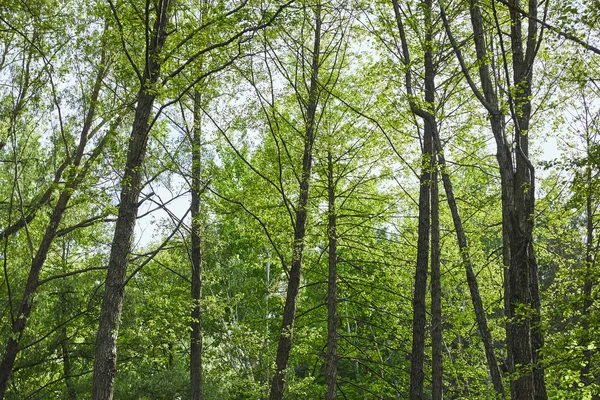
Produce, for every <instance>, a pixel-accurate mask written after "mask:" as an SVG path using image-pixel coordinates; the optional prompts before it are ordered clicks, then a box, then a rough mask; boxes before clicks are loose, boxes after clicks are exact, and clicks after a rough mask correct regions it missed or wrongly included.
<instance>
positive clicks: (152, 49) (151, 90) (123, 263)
mask: <svg viewBox="0 0 600 400" xmlns="http://www.w3.org/2000/svg"><path fill="white" fill-rule="evenodd" d="M170 6H171V0H161V1H160V2H159V4H158V5H157V7H156V20H155V22H154V27H153V30H152V37H151V38H150V42H149V47H148V57H147V59H146V66H145V68H144V73H143V78H142V82H141V87H140V91H139V94H138V102H137V106H136V110H135V117H134V121H133V128H132V130H131V136H130V140H129V147H128V150H127V161H126V164H125V171H124V174H123V180H122V182H121V186H122V187H121V202H120V204H119V212H118V216H117V221H116V224H115V233H114V237H113V241H112V245H111V252H110V259H109V262H108V272H107V276H106V281H105V288H104V297H103V300H102V309H101V312H100V323H99V326H98V333H97V336H96V352H95V358H94V375H93V381H92V400H111V399H112V398H113V389H114V382H115V374H116V364H117V336H118V332H119V318H120V317H121V310H122V308H123V295H124V292H125V287H124V284H125V275H126V272H127V261H128V257H129V254H130V251H131V241H132V239H133V231H134V228H135V221H136V218H137V212H138V207H139V204H138V198H139V195H140V192H141V189H142V188H141V182H142V166H143V163H144V158H145V156H146V145H147V142H148V133H149V125H148V123H149V120H150V114H151V112H152V106H153V105H154V99H155V96H156V90H155V89H156V88H155V86H156V84H157V82H158V78H159V76H160V67H161V64H160V60H161V59H160V53H161V52H162V49H163V47H164V44H165V40H166V37H167V24H168V21H169V17H170ZM147 28H149V27H147Z"/></svg>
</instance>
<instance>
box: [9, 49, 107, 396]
mask: <svg viewBox="0 0 600 400" xmlns="http://www.w3.org/2000/svg"><path fill="white" fill-rule="evenodd" d="M105 56H106V53H105V50H104V45H103V51H102V58H101V61H100V68H99V69H98V73H97V75H96V79H95V81H94V86H93V88H92V94H91V101H90V107H89V109H88V111H87V113H86V116H85V120H84V123H83V127H82V129H81V134H80V138H79V143H78V145H77V149H76V150H75V155H74V157H73V159H72V161H71V162H67V165H68V164H71V165H72V166H73V167H74V168H73V169H72V171H76V170H77V167H79V166H80V164H81V161H82V159H83V155H84V151H85V147H86V145H87V142H88V135H89V133H90V130H91V127H92V122H93V120H94V117H95V115H96V103H97V101H98V96H99V94H100V89H101V87H102V80H103V79H104V75H105V73H106V67H105V65H104V64H105V58H106V57H105ZM68 157H69V156H68V155H67V161H70V160H69V159H68ZM60 175H62V172H61V173H60ZM59 179H60V178H59ZM82 179H83V176H82V175H79V176H78V175H76V174H75V173H74V172H72V173H69V174H68V176H67V177H66V179H65V180H66V184H65V187H64V189H63V190H62V191H61V192H60V194H59V196H58V200H57V201H56V204H55V206H54V210H53V211H52V215H51V216H50V221H49V223H48V226H47V227H46V231H45V232H44V236H43V238H42V241H41V243H40V245H39V247H38V250H37V252H36V254H35V257H34V258H33V260H32V261H31V268H30V270H29V275H28V277H27V282H26V284H25V290H24V291H23V296H22V298H21V304H20V307H19V311H18V314H17V315H16V318H15V319H14V321H13V323H12V327H11V332H12V334H11V335H10V336H9V338H8V340H7V343H6V348H5V350H4V356H3V358H2V363H0V399H3V398H4V395H5V394H6V389H7V387H8V380H9V378H10V375H11V373H12V369H13V367H14V364H15V360H16V358H17V354H18V352H19V344H20V342H21V338H22V336H23V332H24V331H25V327H26V326H27V320H28V319H29V316H30V315H31V309H32V307H33V301H34V297H35V293H36V290H37V288H38V284H39V279H40V274H41V272H42V268H43V266H44V263H45V262H46V258H47V256H48V252H49V251H50V248H51V246H52V243H53V241H54V238H55V237H56V232H57V230H58V227H59V225H60V222H61V220H62V217H63V214H64V212H65V210H66V209H67V205H68V203H69V200H70V199H71V196H72V195H73V191H74V190H75V189H76V188H77V186H78V185H79V183H80V182H81V180H82Z"/></svg>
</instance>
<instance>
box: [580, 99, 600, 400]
mask: <svg viewBox="0 0 600 400" xmlns="http://www.w3.org/2000/svg"><path fill="white" fill-rule="evenodd" d="M587 112H588V110H587V105H586V113H587ZM586 120H587V115H586ZM589 129H590V127H589V126H586V152H587V154H586V155H587V164H586V167H585V168H586V170H585V180H586V198H585V219H586V229H585V230H586V235H585V241H586V243H585V264H584V283H583V308H582V310H581V315H582V323H581V326H582V328H583V332H584V335H585V336H584V342H583V345H584V346H585V347H588V346H589V345H590V343H591V342H592V341H593V338H592V337H590V333H589V328H590V321H589V310H590V307H592V304H593V299H592V290H593V289H594V281H595V273H594V269H595V264H596V261H595V246H594V204H593V195H594V191H593V186H592V160H591V158H592V154H591V150H592V148H591V146H592V142H591V137H590V132H589ZM592 354H593V353H592V350H589V349H585V350H584V351H583V357H584V360H583V365H582V367H581V373H580V376H581V381H582V382H583V383H584V384H585V385H586V386H589V385H591V384H593V383H594V377H593V376H592V375H591V374H590V372H591V367H592V365H591V361H592ZM592 399H593V400H597V399H600V395H598V394H593V395H592Z"/></svg>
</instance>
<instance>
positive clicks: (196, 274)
mask: <svg viewBox="0 0 600 400" xmlns="http://www.w3.org/2000/svg"><path fill="white" fill-rule="evenodd" d="M201 101H202V97H201V95H200V93H199V92H195V93H194V128H193V138H192V204H191V209H192V248H191V252H192V257H191V258H192V332H191V338H190V382H191V400H201V399H202V309H201V308H200V299H201V298H202V235H201V229H202V226H201V220H200V193H201V186H202V183H201V178H202V177H201V171H202V158H201V155H202V154H201V144H202V143H201V131H202V126H201V118H200V115H201V109H200V106H201V104H200V102H201Z"/></svg>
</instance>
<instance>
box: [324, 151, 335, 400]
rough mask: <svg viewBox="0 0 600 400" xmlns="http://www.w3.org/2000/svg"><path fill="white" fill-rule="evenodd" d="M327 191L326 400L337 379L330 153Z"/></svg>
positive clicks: (332, 396)
mask: <svg viewBox="0 0 600 400" xmlns="http://www.w3.org/2000/svg"><path fill="white" fill-rule="evenodd" d="M327 167H328V168H327V169H328V171H327V189H328V200H329V207H328V213H329V220H328V226H327V237H328V238H329V276H328V279H327V378H326V380H327V391H326V392H325V399H326V400H335V398H336V390H335V385H336V379H337V363H338V352H337V330H338V313H337V228H336V226H337V214H336V209H335V183H334V182H335V181H334V179H333V161H332V159H331V152H328V154H327Z"/></svg>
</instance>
